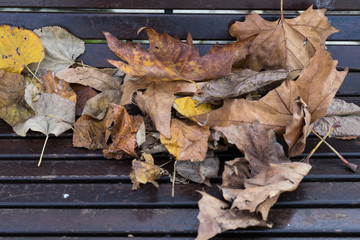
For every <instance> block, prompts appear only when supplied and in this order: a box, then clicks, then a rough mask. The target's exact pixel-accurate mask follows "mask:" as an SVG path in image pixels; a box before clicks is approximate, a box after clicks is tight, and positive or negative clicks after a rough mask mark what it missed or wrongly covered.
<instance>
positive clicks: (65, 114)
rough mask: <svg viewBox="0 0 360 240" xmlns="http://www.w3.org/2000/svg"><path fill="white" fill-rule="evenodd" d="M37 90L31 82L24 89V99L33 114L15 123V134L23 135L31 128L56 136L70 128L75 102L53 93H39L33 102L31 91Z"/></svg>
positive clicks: (72, 122)
mask: <svg viewBox="0 0 360 240" xmlns="http://www.w3.org/2000/svg"><path fill="white" fill-rule="evenodd" d="M37 91H38V89H37V88H36V87H35V85H32V84H31V85H29V86H28V87H26V89H25V101H26V103H27V104H28V105H29V106H30V107H31V108H32V109H33V110H34V112H35V116H33V117H31V118H29V119H27V120H26V121H25V122H23V123H19V124H17V125H16V126H15V127H14V131H15V132H16V134H18V135H20V136H25V135H26V133H27V132H28V131H29V130H30V129H31V130H33V131H37V132H42V133H43V134H45V135H49V134H54V135H55V136H58V135H60V134H61V133H63V132H65V131H67V130H69V129H71V128H72V125H73V124H74V122H75V103H74V102H72V101H71V100H69V99H66V98H63V97H61V96H59V95H57V94H54V93H52V94H48V93H40V98H39V99H38V100H37V101H36V102H33V100H32V98H33V92H37Z"/></svg>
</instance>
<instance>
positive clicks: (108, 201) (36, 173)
mask: <svg viewBox="0 0 360 240" xmlns="http://www.w3.org/2000/svg"><path fill="white" fill-rule="evenodd" d="M323 2H330V3H328V4H327V5H326V4H325V5H322V4H323ZM314 3H318V5H316V4H315V6H314V7H315V8H316V7H328V8H329V9H331V10H332V11H331V12H329V13H328V18H329V21H330V22H331V23H332V24H333V26H334V27H336V28H338V29H340V32H339V33H336V34H333V35H332V36H330V38H329V39H328V40H329V42H328V45H327V49H328V50H329V51H330V52H331V53H332V55H333V58H334V59H337V60H339V66H342V67H349V68H350V72H349V74H348V76H347V77H346V79H345V81H344V84H343V85H342V87H341V88H340V90H339V92H338V97H340V98H342V99H345V100H347V101H349V102H354V103H356V104H358V105H360V72H359V68H360V46H359V45H351V43H354V42H357V43H359V41H360V26H359V23H360V15H359V14H355V12H354V11H360V2H359V1H354V0H347V1H321V0H319V1H318V0H316V1H310V0H298V1H295V0H288V1H285V3H284V9H286V10H291V11H293V10H305V9H306V8H307V7H309V6H310V5H311V4H314ZM279 5H280V1H279V0H276V1H262V0H243V1H235V0H224V1H219V0H216V1H215V0H198V1H193V0H174V1H155V0H146V1H145V0H144V1H142V0H121V1H114V0H98V1H94V0H77V1H73V0H53V1H46V0H0V8H3V9H1V10H0V24H10V25H14V26H21V27H24V28H27V29H35V28H39V27H43V26H48V25H57V26H61V27H64V28H66V29H67V30H69V31H70V32H71V33H72V34H74V35H75V36H77V37H80V38H82V39H85V40H89V39H91V40H100V41H98V42H99V43H96V44H95V43H87V44H86V52H85V53H84V54H83V55H82V56H81V57H80V60H82V61H84V63H86V64H88V65H92V66H95V67H100V68H102V67H109V66H110V65H109V64H108V63H107V61H106V59H117V58H116V56H115V55H114V54H113V53H111V52H110V51H109V50H108V47H107V45H106V43H105V41H104V36H103V34H102V32H103V31H108V32H111V33H112V34H113V35H115V36H116V37H118V38H119V39H124V40H130V39H137V40H141V39H146V35H145V34H140V35H139V36H137V35H136V32H137V30H138V29H139V28H140V27H143V26H149V27H152V28H155V29H156V30H158V31H159V32H167V33H168V34H170V35H171V36H177V37H179V38H181V39H184V38H185V37H186V35H187V33H188V32H190V33H191V34H192V36H193V38H194V40H206V41H228V40H233V39H232V38H231V37H230V36H229V34H228V27H229V26H230V24H232V23H233V22H234V21H235V20H243V19H244V14H245V13H246V12H243V13H244V14H237V13H236V14H235V13H232V12H226V11H223V12H222V13H219V12H215V13H214V14H211V13H202V12H201V11H197V12H196V13H193V12H192V13H190V12H183V13H176V10H279V9H280V6H279ZM18 8H20V9H18ZM108 9H115V11H108ZM122 9H127V10H128V9H133V10H134V11H131V12H130V11H124V10H122ZM139 9H148V10H149V9H158V11H157V12H155V13H143V12H141V11H139ZM159 9H160V10H159ZM339 11H350V12H349V13H350V14H344V12H339ZM199 12H200V13H199ZM287 13H288V12H286V17H292V16H295V15H296V14H287ZM357 13H358V12H357ZM264 17H265V18H266V19H270V20H274V19H276V18H278V17H279V14H278V13H277V14H267V12H265V14H264ZM350 41H352V42H350ZM88 42H89V41H88ZM210 43H211V42H205V43H204V44H200V45H199V46H198V47H199V49H200V51H201V52H205V51H207V49H209V47H210V45H211V44H210ZM347 43H348V44H347ZM349 44H350V45H349ZM44 138H45V136H43V135H42V134H38V133H30V134H28V136H27V137H26V138H21V137H18V136H16V135H15V133H13V131H12V129H11V127H10V126H8V125H7V124H6V123H5V122H4V121H0V239H7V238H10V237H15V238H16V239H25V238H26V239H41V237H46V239H53V238H54V239H56V238H62V239H73V238H76V239H86V238H89V239H90V238H103V239H122V238H127V237H132V236H133V237H135V239H140V238H141V239H163V238H172V239H181V240H184V239H193V238H194V237H195V236H196V234H197V228H198V224H199V223H198V220H197V218H196V217H197V214H198V207H197V202H198V200H199V199H200V194H198V193H197V192H196V191H195V190H201V189H204V190H205V191H206V192H208V193H211V194H212V195H214V196H217V197H219V198H220V195H221V193H220V191H219V190H218V188H217V186H216V185H217V184H220V183H221V177H218V178H216V179H213V180H212V183H213V187H205V186H204V185H200V184H195V183H190V184H187V185H176V186H175V198H171V183H170V181H169V178H168V177H162V178H161V179H160V180H159V183H160V187H159V188H158V189H156V188H155V187H154V186H153V185H151V184H147V185H144V186H142V187H141V188H140V189H139V190H137V191H132V190H131V183H130V179H129V177H128V174H129V172H130V168H131V163H130V160H123V161H116V160H107V159H105V158H104V157H103V155H102V152H101V151H88V150H86V149H81V148H73V147H72V133H71V132H66V133H64V134H62V135H61V136H59V137H57V138H55V137H50V139H49V142H48V145H47V147H46V151H45V154H44V160H43V163H42V166H41V167H40V168H38V167H37V161H38V159H39V155H40V152H41V148H42V145H43V142H44ZM317 142H318V139H317V138H316V137H315V136H310V137H309V140H308V145H307V147H306V150H305V153H304V154H302V155H301V156H299V157H298V159H300V158H302V157H304V156H306V155H307V153H308V152H309V151H310V150H311V149H312V148H313V147H314V146H315V145H316V143H317ZM329 143H330V144H331V145H332V146H334V147H335V148H336V149H337V150H338V151H339V152H340V153H341V154H342V155H343V156H344V157H345V158H347V159H349V160H351V161H352V162H353V163H355V164H358V165H360V140H359V139H356V140H351V141H341V140H336V139H329ZM236 156H238V152H236V151H230V152H227V153H222V154H221V155H220V156H219V157H220V158H221V162H222V163H223V162H224V160H230V159H233V158H234V157H236ZM166 161H167V156H163V155H162V156H159V157H158V159H157V162H158V163H159V164H161V163H164V162H166ZM311 164H312V165H313V169H312V170H311V172H310V174H309V175H308V176H307V177H306V178H305V179H304V181H303V182H302V183H301V184H300V186H299V188H298V189H297V190H296V191H294V192H291V193H285V194H283V195H282V196H281V198H280V200H279V202H278V203H276V205H275V206H274V209H273V210H272V211H271V212H270V217H269V218H270V219H269V220H270V221H272V222H273V223H274V227H273V228H272V229H264V228H250V229H245V230H243V229H239V230H236V231H228V232H226V233H223V234H220V235H218V236H217V237H216V239H230V238H233V239H238V238H239V237H247V238H252V239H253V238H259V239H270V238H271V239H278V238H290V237H292V238H297V239H302V238H307V237H311V238H328V237H334V238H335V237H336V238H338V239H339V238H345V237H356V236H359V235H360V191H359V189H360V175H359V172H358V173H352V172H350V171H349V170H348V169H346V168H345V166H344V164H342V162H341V161H339V160H338V159H337V157H336V156H335V154H333V153H332V152H331V151H330V150H329V149H328V148H327V147H326V146H325V145H324V146H321V147H320V148H319V149H318V151H317V152H316V153H315V154H314V156H313V158H312V160H311ZM170 170H171V169H170Z"/></svg>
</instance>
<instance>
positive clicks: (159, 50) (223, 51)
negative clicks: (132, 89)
mask: <svg viewBox="0 0 360 240" xmlns="http://www.w3.org/2000/svg"><path fill="white" fill-rule="evenodd" d="M142 30H145V31H146V33H147V35H148V37H149V43H150V47H149V49H148V50H147V51H146V50H144V49H142V48H141V47H140V45H134V44H132V43H128V42H127V43H124V42H122V41H119V40H118V39H117V38H116V37H114V36H113V35H111V34H110V33H107V32H105V33H104V34H105V37H106V40H107V42H108V46H109V48H110V50H111V51H113V52H114V53H115V54H116V55H117V56H118V57H120V58H121V59H122V60H124V61H126V62H127V63H125V62H123V61H114V60H108V61H109V62H110V63H111V64H112V65H114V66H115V67H117V68H119V69H120V70H122V71H123V72H124V73H126V74H128V75H129V76H130V77H134V78H142V79H146V80H150V81H173V80H190V81H198V80H204V79H212V78H216V77H221V76H224V75H226V74H228V73H229V72H230V71H231V67H232V65H233V64H234V63H235V62H236V61H239V60H242V59H244V58H245V56H246V55H247V54H248V48H249V46H250V44H251V41H252V40H253V39H254V37H250V38H248V39H245V40H243V41H237V42H235V43H229V44H226V45H224V46H222V47H218V45H217V44H216V45H214V46H213V47H212V48H211V49H210V51H209V52H208V53H207V54H206V55H204V56H203V57H200V55H199V52H198V51H197V49H196V48H195V47H194V45H193V43H192V38H191V35H190V34H189V35H188V38H187V40H186V42H185V43H184V42H182V41H181V40H179V39H175V38H172V37H170V36H169V35H167V34H166V33H164V34H159V33H157V32H156V31H155V30H154V29H152V28H147V27H146V28H141V29H140V30H139V32H140V31H142Z"/></svg>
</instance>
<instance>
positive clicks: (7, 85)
mask: <svg viewBox="0 0 360 240" xmlns="http://www.w3.org/2000/svg"><path fill="white" fill-rule="evenodd" d="M24 88H25V85H24V77H23V76H22V75H20V74H16V73H10V72H7V71H4V70H0V118H2V119H4V120H5V121H6V122H7V123H8V124H10V125H11V126H15V125H17V124H19V123H21V122H24V121H25V120H26V119H28V118H30V117H32V116H34V111H33V110H32V109H31V108H30V106H29V105H27V104H26V102H25V99H24V94H25V91H24Z"/></svg>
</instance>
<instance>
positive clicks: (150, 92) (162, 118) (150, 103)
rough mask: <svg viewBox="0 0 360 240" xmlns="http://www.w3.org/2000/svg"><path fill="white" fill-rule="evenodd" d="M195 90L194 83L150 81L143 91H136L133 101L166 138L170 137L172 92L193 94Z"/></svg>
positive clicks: (173, 97)
mask: <svg viewBox="0 0 360 240" xmlns="http://www.w3.org/2000/svg"><path fill="white" fill-rule="evenodd" d="M195 92H196V87H195V85H194V84H192V83H188V82H184V81H175V82H152V83H151V84H150V85H149V86H148V88H147V89H146V91H145V92H144V93H142V92H140V91H138V92H137V94H136V96H135V102H136V103H137V105H138V107H139V108H140V109H141V111H142V112H143V113H146V114H148V115H150V117H151V119H152V121H153V122H154V124H155V127H156V129H157V130H158V131H159V132H160V133H161V134H162V135H164V136H165V137H166V138H170V137H171V135H170V121H171V108H172V106H173V103H174V101H175V96H174V94H194V93H195Z"/></svg>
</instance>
